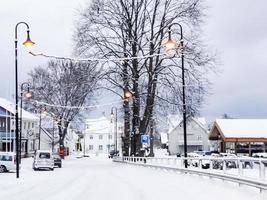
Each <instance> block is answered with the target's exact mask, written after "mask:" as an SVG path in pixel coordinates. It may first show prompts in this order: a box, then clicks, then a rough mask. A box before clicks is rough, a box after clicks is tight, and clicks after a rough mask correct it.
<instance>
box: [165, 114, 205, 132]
mask: <svg viewBox="0 0 267 200" xmlns="http://www.w3.org/2000/svg"><path fill="white" fill-rule="evenodd" d="M190 120H192V121H194V122H196V124H198V125H199V126H200V127H201V128H202V129H203V130H205V131H206V130H207V128H206V119H205V118H204V117H199V118H194V117H193V118H190ZM182 122H183V118H181V117H180V116H178V115H169V116H168V125H169V130H168V133H171V132H172V131H173V130H174V129H176V127H177V126H179V125H180V124H181V123H182Z"/></svg>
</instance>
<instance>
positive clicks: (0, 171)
mask: <svg viewBox="0 0 267 200" xmlns="http://www.w3.org/2000/svg"><path fill="white" fill-rule="evenodd" d="M6 171H7V170H6V167H5V166H4V165H0V173H3V172H6Z"/></svg>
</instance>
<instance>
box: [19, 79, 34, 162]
mask: <svg viewBox="0 0 267 200" xmlns="http://www.w3.org/2000/svg"><path fill="white" fill-rule="evenodd" d="M25 86H26V87H27V90H26V91H27V92H26V93H25V97H26V98H31V97H32V92H31V91H30V83H28V82H25V83H22V84H21V85H20V135H19V158H20V159H19V163H21V147H22V145H21V144H22V101H23V94H24V93H23V92H24V91H25Z"/></svg>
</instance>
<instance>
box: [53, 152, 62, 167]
mask: <svg viewBox="0 0 267 200" xmlns="http://www.w3.org/2000/svg"><path fill="white" fill-rule="evenodd" d="M53 159H54V166H58V167H59V168H61V167H62V160H61V157H60V156H59V155H58V154H53Z"/></svg>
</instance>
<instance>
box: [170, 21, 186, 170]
mask: <svg viewBox="0 0 267 200" xmlns="http://www.w3.org/2000/svg"><path fill="white" fill-rule="evenodd" d="M173 25H178V26H179V27H180V44H179V48H180V50H181V61H182V101H183V128H184V157H185V168H187V133H186V102H185V77H184V41H183V27H182V26H181V24H179V23H173V24H171V25H170V26H169V30H168V34H169V38H168V41H167V42H166V43H165V47H166V49H167V50H174V49H176V43H175V42H174V41H173V40H172V38H171V27H172V26H173Z"/></svg>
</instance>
